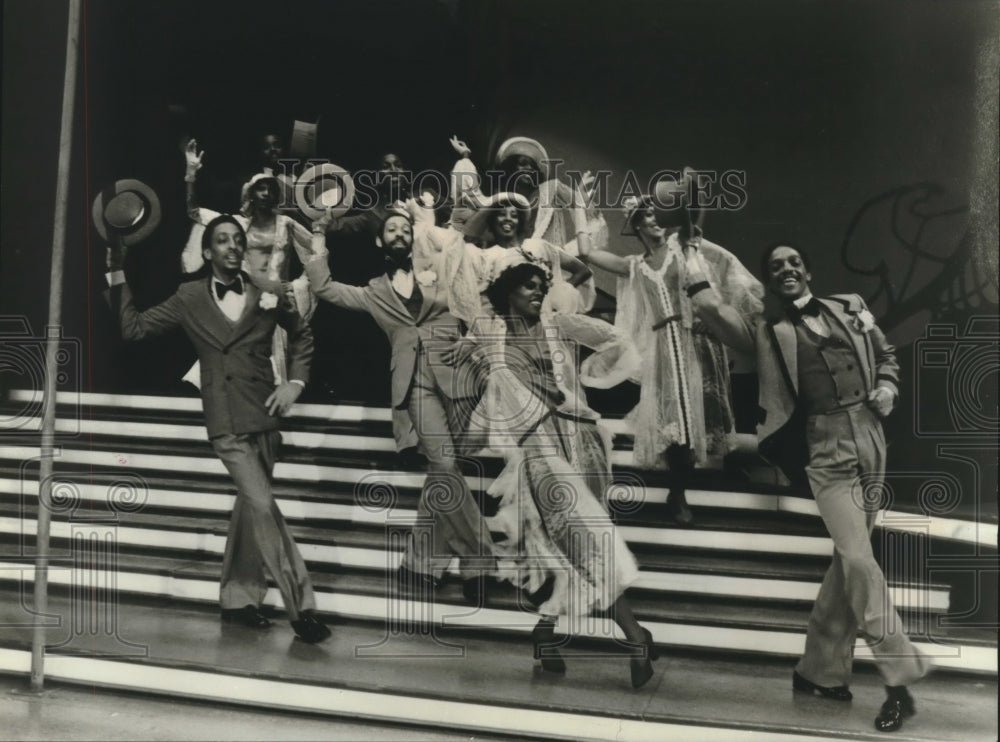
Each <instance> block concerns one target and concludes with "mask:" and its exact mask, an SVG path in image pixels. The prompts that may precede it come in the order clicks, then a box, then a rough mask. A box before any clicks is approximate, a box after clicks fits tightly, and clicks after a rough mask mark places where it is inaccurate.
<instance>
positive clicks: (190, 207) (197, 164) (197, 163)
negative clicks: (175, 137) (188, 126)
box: [184, 139, 205, 221]
mask: <svg viewBox="0 0 1000 742" xmlns="http://www.w3.org/2000/svg"><path fill="white" fill-rule="evenodd" d="M204 155H205V152H204V150H202V151H201V152H199V151H198V142H197V141H196V140H194V139H192V140H190V141H189V142H188V143H187V146H186V147H185V148H184V160H185V163H186V167H185V170H184V188H185V196H186V198H187V213H188V217H189V218H190V219H191V220H192V221H199V217H198V196H197V194H196V193H195V187H194V182H195V180H196V179H197V177H198V171H199V170H201V158H202V157H204Z"/></svg>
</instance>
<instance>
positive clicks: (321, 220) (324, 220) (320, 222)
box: [312, 206, 337, 234]
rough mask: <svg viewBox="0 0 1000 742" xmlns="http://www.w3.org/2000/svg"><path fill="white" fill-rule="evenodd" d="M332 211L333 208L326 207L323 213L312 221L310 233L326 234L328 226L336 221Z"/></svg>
mask: <svg viewBox="0 0 1000 742" xmlns="http://www.w3.org/2000/svg"><path fill="white" fill-rule="evenodd" d="M333 209H334V207H333V206H327V207H326V209H325V210H324V211H323V213H322V214H320V215H319V216H318V217H316V219H314V220H313V223H312V231H313V233H314V234H326V231H327V230H328V229H329V228H330V225H331V224H333V223H334V221H335V220H336V219H337V217H336V216H334V213H333Z"/></svg>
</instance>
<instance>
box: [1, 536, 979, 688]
mask: <svg viewBox="0 0 1000 742" xmlns="http://www.w3.org/2000/svg"><path fill="white" fill-rule="evenodd" d="M117 565H118V566H117V569H116V570H115V572H114V573H113V579H114V582H113V583H112V582H111V581H110V580H111V577H112V575H109V574H108V573H107V572H101V571H99V570H88V569H85V568H83V567H79V566H78V567H77V570H76V573H75V574H71V571H72V570H71V568H70V567H69V566H67V567H65V568H60V567H59V566H58V564H56V565H53V567H52V568H51V569H50V572H49V584H50V586H51V588H52V589H53V590H59V589H66V588H68V586H69V585H70V584H73V585H76V590H77V592H76V593H75V594H81V593H80V592H79V591H80V587H81V586H84V590H83V594H85V593H86V592H87V591H90V590H92V589H95V588H97V589H99V588H102V587H106V586H111V585H114V587H115V588H116V589H117V590H118V591H119V592H120V593H125V594H136V595H145V596H156V597H165V598H172V599H174V600H183V601H195V602H201V603H210V604H211V603H216V602H217V600H218V590H219V588H218V578H219V565H218V564H211V563H208V562H205V561H203V560H197V561H185V560H181V559H168V558H165V557H147V556H143V557H133V556H129V555H119V556H118V559H117ZM33 577H34V567H33V565H31V564H30V563H24V562H18V561H11V560H3V561H0V583H8V584H10V583H20V584H21V586H22V589H25V588H26V586H27V585H28V584H30V583H31V582H32V581H33ZM71 580H72V582H71ZM313 586H314V590H315V595H316V606H317V610H318V611H320V612H321V613H324V614H329V615H331V616H337V617H340V618H349V619H352V620H363V621H374V622H376V623H379V624H383V625H384V624H385V623H386V621H387V620H388V621H389V622H390V623H392V624H399V625H411V624H412V625H414V626H426V627H430V626H441V627H448V628H454V629H472V628H474V629H478V630H483V631H488V632H499V633H501V634H510V633H514V634H524V633H527V632H529V631H530V630H531V628H532V627H533V626H534V623H535V621H537V616H535V615H534V614H531V613H527V612H525V611H522V610H519V609H518V603H517V600H516V596H515V595H513V594H511V593H508V597H504V596H503V595H502V594H501V595H500V596H498V597H496V598H491V601H490V604H489V605H488V606H487V607H476V606H472V605H468V604H466V603H464V602H463V601H462V599H461V592H460V589H459V586H458V585H457V584H454V583H451V582H449V584H447V585H446V586H445V587H443V588H442V589H441V590H439V591H438V592H437V595H436V596H435V600H433V601H428V600H421V599H419V596H412V595H408V594H403V595H399V594H398V593H397V592H396V591H395V587H394V586H393V585H392V583H391V582H390V581H389V580H386V579H383V580H381V581H380V580H372V579H369V578H368V577H366V576H364V575H357V574H351V573H345V574H325V573H316V574H314V585H313ZM81 599H82V598H81ZM267 602H268V603H269V604H271V605H275V606H277V605H280V597H279V595H278V593H277V590H276V589H274V588H271V589H270V590H269V591H268V596H267ZM635 613H636V616H637V618H638V619H639V620H640V621H641V622H642V623H643V625H644V626H646V627H647V628H648V629H649V630H650V632H651V633H652V635H653V638H654V640H655V641H656V642H657V643H658V644H663V645H665V646H670V647H679V648H682V649H685V650H703V651H720V652H726V653H741V654H742V653H750V654H766V655H772V656H784V657H794V656H798V655H800V654H801V653H802V650H803V648H804V643H805V629H806V624H807V621H808V615H809V609H808V607H807V606H803V607H800V608H799V609H798V610H795V611H792V610H790V609H788V608H784V609H781V608H778V609H774V608H768V607H766V606H764V607H762V606H746V605H733V604H730V605H729V606H728V607H724V606H718V605H713V606H712V611H711V613H710V615H709V616H707V617H706V615H705V611H704V605H702V604H700V603H698V602H697V601H695V602H691V601H663V600H655V601H651V600H644V599H642V597H641V596H640V597H638V598H636V600H635ZM901 615H902V616H903V617H904V625H905V626H906V627H907V628H909V629H914V630H915V631H914V637H913V638H914V641H915V642H916V643H917V645H918V646H920V647H921V649H923V650H924V651H926V652H929V653H930V654H932V656H934V657H935V658H936V664H937V666H938V668H939V669H940V670H942V671H945V670H947V671H957V672H971V673H984V674H988V675H996V673H997V656H996V642H995V640H992V641H991V637H990V636H989V635H988V632H983V631H981V630H971V629H970V630H959V629H955V630H954V633H955V634H956V638H955V639H952V638H950V637H949V636H947V635H943V634H941V633H940V632H941V631H947V630H948V629H947V627H939V626H936V625H933V624H932V623H931V622H929V621H928V620H927V616H926V615H924V614H921V613H916V614H911V613H909V612H904V613H903V614H901ZM565 623H566V622H564V625H563V626H562V627H561V628H560V629H559V632H566V633H572V635H573V636H574V637H576V638H577V639H578V640H581V641H584V642H586V641H597V642H600V641H607V640H609V639H610V638H611V637H617V638H619V639H621V638H622V637H621V635H620V634H619V632H618V630H617V628H616V627H614V626H613V625H612V624H611V623H610V622H609V621H607V620H604V619H592V620H587V621H585V622H577V623H575V624H573V625H571V626H570V627H566V626H565ZM928 629H929V630H932V631H933V634H932V635H929V631H928ZM855 652H856V657H857V659H859V660H865V661H870V659H871V654H870V650H869V649H868V647H867V645H866V644H865V643H864V640H863V639H860V638H859V639H858V642H857V645H856V649H855Z"/></svg>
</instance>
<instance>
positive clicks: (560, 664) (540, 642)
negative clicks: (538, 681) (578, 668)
mask: <svg viewBox="0 0 1000 742" xmlns="http://www.w3.org/2000/svg"><path fill="white" fill-rule="evenodd" d="M555 628H556V625H555V624H554V623H553V622H551V621H545V620H541V621H539V622H538V623H537V624H536V625H535V628H534V629H532V630H531V640H532V641H533V642H534V650H535V659H536V660H541V661H542V670H544V671H545V672H550V673H552V674H554V675H565V674H566V663H565V662H564V661H563V658H562V655H561V654H559V650H558V649H557V648H556V646H555V641H554V639H555Z"/></svg>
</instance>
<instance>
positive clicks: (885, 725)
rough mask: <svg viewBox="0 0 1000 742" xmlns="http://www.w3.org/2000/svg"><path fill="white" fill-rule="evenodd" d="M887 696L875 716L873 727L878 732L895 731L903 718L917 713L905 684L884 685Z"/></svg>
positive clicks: (900, 725)
mask: <svg viewBox="0 0 1000 742" xmlns="http://www.w3.org/2000/svg"><path fill="white" fill-rule="evenodd" d="M886 691H887V692H888V693H889V697H888V698H887V699H885V703H883V704H882V709H881V710H880V711H879V712H878V716H876V717H875V728H876V729H877V730H878V731H880V732H895V731H896V730H897V729H899V728H900V727H902V726H903V719H908V718H909V717H911V716H913V715H914V714H915V713H917V707H916V704H914V703H913V696H911V695H910V693H909V691H907V690H906V687H905V686H902V685H898V686H895V687H889V686H886Z"/></svg>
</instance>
